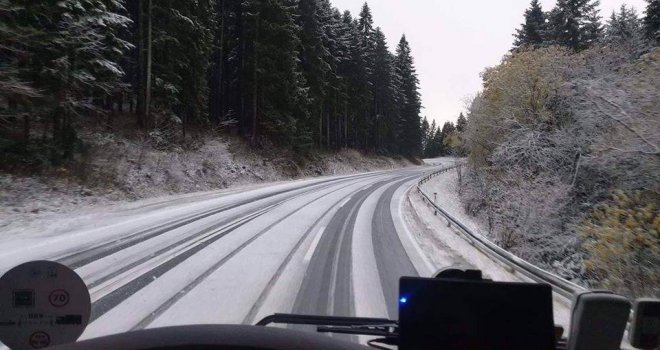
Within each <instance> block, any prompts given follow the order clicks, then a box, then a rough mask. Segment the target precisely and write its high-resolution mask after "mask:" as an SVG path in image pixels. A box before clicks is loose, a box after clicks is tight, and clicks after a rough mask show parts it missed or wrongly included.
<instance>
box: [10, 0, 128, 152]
mask: <svg viewBox="0 0 660 350" xmlns="http://www.w3.org/2000/svg"><path fill="white" fill-rule="evenodd" d="M8 5H10V8H11V9H12V18H13V21H12V22H11V23H13V24H14V25H16V26H17V27H19V28H23V29H26V28H30V29H29V40H30V41H29V42H28V43H16V42H15V44H17V45H18V46H17V47H16V48H17V49H20V50H21V55H22V56H23V57H25V58H28V59H24V60H23V61H22V62H21V63H19V64H18V67H17V68H18V78H19V79H20V80H21V81H23V82H27V83H28V84H29V85H30V86H31V87H33V88H35V89H37V90H38V91H40V92H41V95H42V96H43V97H44V98H43V99H42V100H41V101H40V108H41V109H44V110H45V111H44V113H45V114H47V115H49V117H50V119H51V120H50V123H49V125H50V126H51V127H52V129H51V134H52V141H53V143H54V145H55V146H56V147H55V148H54V149H53V154H52V155H51V160H52V161H55V162H58V161H60V160H62V159H66V158H69V157H70V156H72V154H73V152H74V147H75V145H76V144H77V143H78V140H77V136H76V132H75V129H74V127H73V122H74V120H75V119H76V118H78V117H81V116H83V115H88V114H89V113H88V112H89V111H102V110H103V108H104V107H105V106H104V105H105V103H103V101H104V100H105V99H106V98H107V97H108V96H110V95H111V94H112V93H113V92H114V91H115V90H116V89H119V88H120V87H121V85H122V82H121V79H122V77H123V75H124V71H123V70H122V69H121V66H120V65H119V62H118V58H119V57H121V55H122V54H123V53H124V52H126V51H127V50H128V49H130V47H131V45H130V44H129V43H127V42H126V41H124V40H122V39H121V38H120V35H119V33H120V32H121V31H122V30H123V29H124V28H126V27H127V26H128V24H129V23H130V20H129V19H128V18H127V17H125V16H123V15H122V14H121V12H122V11H123V10H124V9H123V6H122V3H121V2H120V1H109V0H108V1H102V0H81V1H75V0H61V1H55V0H48V1H36V0H33V1H27V2H25V1H23V2H20V3H18V2H17V3H13V2H11V1H10V3H8ZM18 5H20V6H18ZM9 43H10V44H11V42H9ZM4 44H5V43H4V42H3V46H4ZM25 44H30V45H25Z"/></svg>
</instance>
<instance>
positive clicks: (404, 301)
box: [399, 297, 408, 304]
mask: <svg viewBox="0 0 660 350" xmlns="http://www.w3.org/2000/svg"><path fill="white" fill-rule="evenodd" d="M399 302H400V303H401V304H405V303H407V302H408V298H406V297H401V299H399Z"/></svg>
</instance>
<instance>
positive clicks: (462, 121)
mask: <svg viewBox="0 0 660 350" xmlns="http://www.w3.org/2000/svg"><path fill="white" fill-rule="evenodd" d="M467 123H468V121H467V118H465V115H463V112H461V114H460V115H459V116H458V120H457V121H456V130H457V131H458V132H465V129H466V128H467Z"/></svg>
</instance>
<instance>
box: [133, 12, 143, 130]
mask: <svg viewBox="0 0 660 350" xmlns="http://www.w3.org/2000/svg"><path fill="white" fill-rule="evenodd" d="M145 1H146V0H140V2H139V4H138V20H137V26H138V35H137V46H138V69H137V82H138V89H137V90H138V91H137V94H136V95H137V106H136V107H135V115H136V116H137V123H138V126H139V127H140V128H144V115H143V114H142V113H143V112H144V70H145V67H144V63H145V61H146V60H145V57H144V2H145ZM131 108H132V106H131Z"/></svg>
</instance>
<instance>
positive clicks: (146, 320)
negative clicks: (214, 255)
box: [131, 181, 354, 330]
mask: <svg viewBox="0 0 660 350" xmlns="http://www.w3.org/2000/svg"><path fill="white" fill-rule="evenodd" d="M352 185H354V181H351V183H349V184H347V185H344V186H341V187H339V188H337V189H336V190H335V191H339V190H342V189H344V188H347V187H350V186H352ZM328 187H330V186H328ZM305 194H309V192H307V193H305ZM330 194H332V192H328V193H326V194H324V195H321V196H319V197H315V198H313V199H312V200H310V201H307V202H305V203H303V204H302V205H300V206H298V207H297V208H296V209H295V210H294V211H292V212H290V213H288V214H287V215H284V216H282V217H281V218H279V219H278V220H276V221H275V222H273V223H271V224H270V225H268V226H267V227H265V228H264V229H262V230H260V231H259V232H257V233H256V234H254V235H253V236H252V237H250V238H249V239H248V240H247V241H245V242H243V243H242V244H241V245H240V246H238V247H237V248H236V249H234V250H233V251H232V252H231V253H229V254H227V255H226V256H224V257H223V258H222V259H220V260H219V261H217V262H216V263H214V264H213V265H212V266H211V267H210V268H208V269H207V270H206V271H205V272H204V273H202V274H201V275H199V276H198V277H197V278H195V279H194V280H193V281H192V282H191V283H189V284H188V285H186V286H185V287H184V288H183V289H181V291H179V292H178V293H176V294H175V295H173V296H172V297H171V298H169V299H168V300H167V301H166V302H165V303H163V304H161V305H160V306H159V307H158V308H157V309H156V310H154V311H153V312H152V313H151V314H150V315H148V316H147V317H145V318H143V319H142V320H141V321H140V322H138V323H137V324H136V325H135V326H133V327H132V328H131V330H138V329H143V328H146V327H148V326H149V324H151V323H152V322H153V321H154V320H156V319H157V318H158V317H159V316H160V315H162V314H163V313H165V312H166V311H167V310H168V309H169V308H170V307H171V306H172V305H174V304H175V303H176V302H177V301H179V300H180V299H181V298H183V297H184V296H185V295H186V294H187V293H188V292H190V291H191V290H192V289H193V288H195V287H196V286H198V285H199V284H200V283H202V282H203V281H204V279H206V278H207V277H208V276H209V275H211V274H212V273H213V272H215V271H216V270H218V269H219V268H220V267H221V266H222V265H224V264H225V263H226V262H227V261H229V260H230V259H231V258H233V257H234V256H235V255H236V254H238V253H239V252H240V251H242V250H243V249H244V248H246V247H247V246H249V245H250V244H251V243H253V242H254V241H255V240H257V239H258V238H260V237H261V236H263V235H264V234H265V233H267V232H269V231H270V230H271V229H272V228H273V227H275V226H277V225H278V224H279V223H281V222H282V221H284V220H286V219H287V218H289V217H291V216H293V215H294V214H296V213H298V212H299V211H300V210H302V209H304V208H305V207H307V206H308V205H310V204H312V203H313V202H316V201H319V200H321V199H323V198H325V197H326V196H329V195H330ZM294 250H295V249H294Z"/></svg>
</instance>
